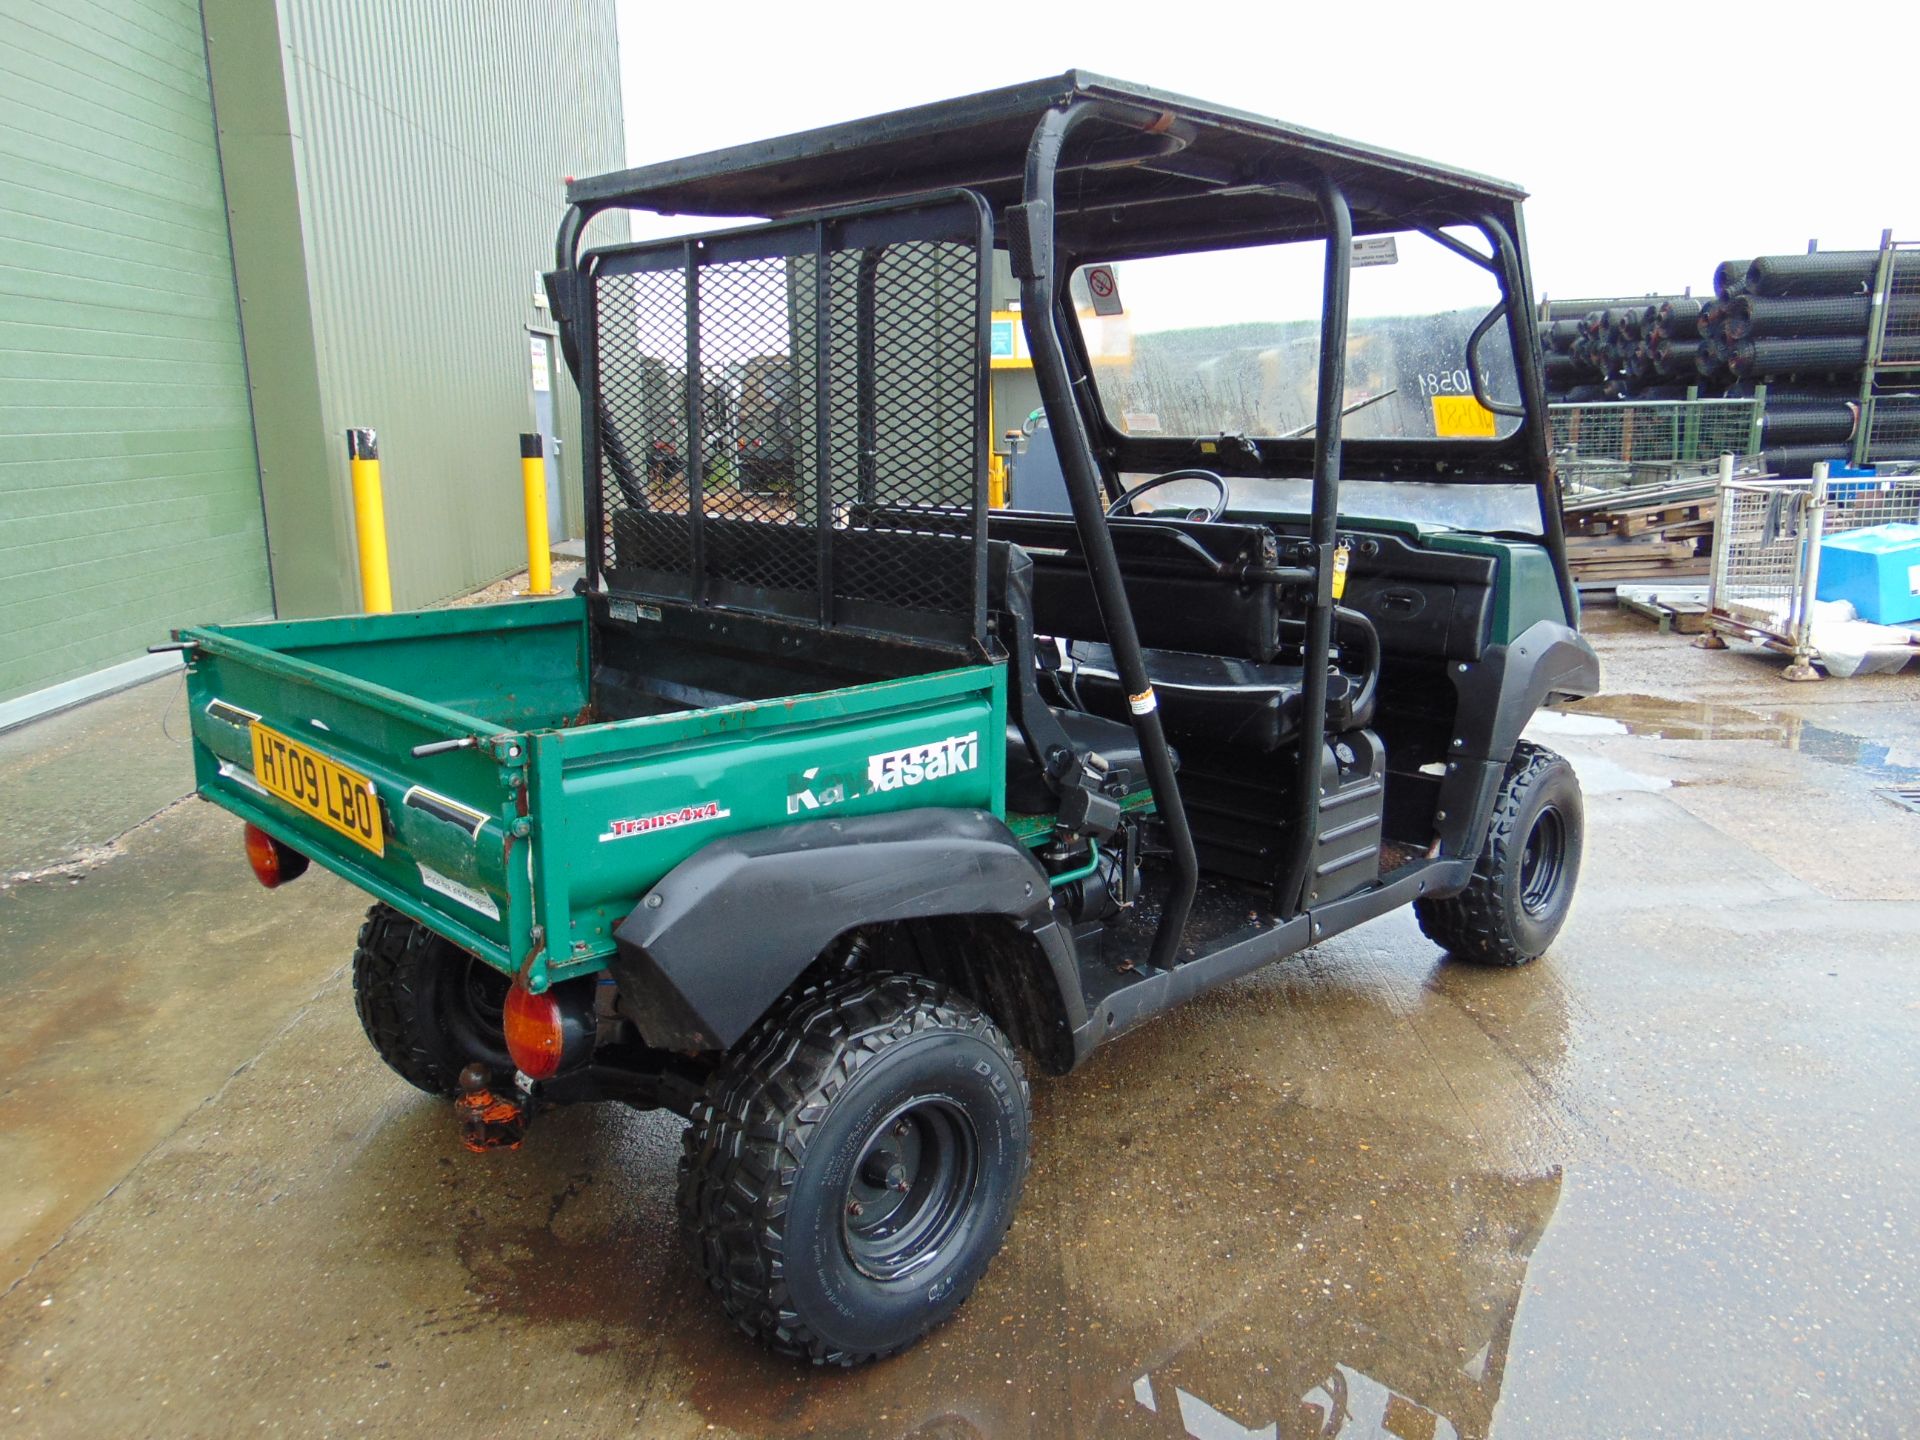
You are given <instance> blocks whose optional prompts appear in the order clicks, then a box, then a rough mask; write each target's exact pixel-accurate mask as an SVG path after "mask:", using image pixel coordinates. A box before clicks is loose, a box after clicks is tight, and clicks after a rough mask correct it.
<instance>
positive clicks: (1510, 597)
mask: <svg viewBox="0 0 1920 1440" xmlns="http://www.w3.org/2000/svg"><path fill="white" fill-rule="evenodd" d="M1266 518H1273V517H1266ZM1291 518H1295V519H1304V518H1305V517H1291ZM1340 528H1341V529H1342V530H1377V531H1383V532H1385V533H1388V534H1393V535H1404V536H1406V537H1407V538H1408V539H1409V540H1412V541H1413V542H1414V543H1415V544H1417V545H1420V546H1422V547H1424V548H1426V549H1428V550H1447V551H1451V552H1452V553H1454V554H1456V555H1490V556H1492V557H1493V560H1494V563H1495V565H1496V566H1497V567H1498V568H1497V570H1496V571H1495V574H1494V581H1493V630H1492V633H1491V634H1489V635H1488V636H1487V643H1488V644H1490V645H1511V644H1512V643H1513V642H1514V641H1515V640H1517V639H1519V638H1520V636H1521V634H1522V633H1523V632H1524V631H1525V630H1526V629H1527V628H1528V627H1529V626H1531V625H1533V624H1535V623H1537V622H1539V621H1541V620H1556V621H1560V622H1562V623H1564V624H1567V625H1571V626H1573V627H1574V628H1575V629H1578V628H1579V627H1580V616H1579V613H1578V611H1577V610H1576V612H1575V613H1574V614H1572V615H1568V614H1567V612H1566V606H1565V605H1563V604H1562V603H1561V601H1560V582H1559V580H1558V579H1557V578H1556V577H1555V575H1554V573H1553V557H1552V556H1551V555H1549V554H1548V553H1547V547H1546V546H1544V545H1541V544H1537V543H1535V542H1533V541H1529V540H1507V539H1497V538H1495V537H1494V536H1491V535H1476V534H1474V533H1473V532H1471V531H1468V530H1452V529H1448V528H1447V527H1446V526H1443V525H1423V524H1421V523H1420V522H1419V521H1418V520H1394V519H1383V518H1380V517H1376V516H1371V515H1342V516H1341V517H1340Z"/></svg>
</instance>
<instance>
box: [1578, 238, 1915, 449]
mask: <svg viewBox="0 0 1920 1440" xmlns="http://www.w3.org/2000/svg"><path fill="white" fill-rule="evenodd" d="M1879 265H1880V252H1879V251H1878V250H1835V251H1816V252H1812V253H1809V254H1805V255H1762V256H1759V257H1757V258H1754V259H1742V260H1723V261H1721V262H1720V264H1719V265H1718V266H1717V267H1716V268H1715V270H1714V273H1713V295H1712V298H1710V299H1695V298H1693V297H1691V296H1685V295H1677V296H1644V297H1640V298H1637V299H1621V300H1586V301H1572V302H1569V301H1561V302H1557V303H1555V304H1553V305H1551V306H1550V307H1549V314H1548V317H1547V320H1546V324H1545V325H1544V327H1543V328H1542V331H1541V350H1542V352H1543V357H1542V359H1543V365H1544V369H1545V376H1546V386H1547V393H1548V397H1549V398H1550V399H1553V400H1559V401H1598V400H1627V399H1646V400H1655V399H1669V398H1671V399H1682V398H1685V396H1686V394H1687V387H1688V386H1693V387H1696V388H1695V393H1697V394H1699V395H1702V396H1727V397H1730V398H1733V397H1740V396H1745V395H1752V394H1754V393H1755V391H1756V389H1757V387H1759V386H1762V385H1764V386H1765V387H1766V397H1767V398H1766V410H1765V413H1764V414H1763V416H1762V418H1761V424H1762V435H1763V440H1762V444H1763V446H1764V448H1765V452H1766V460H1767V464H1768V466H1769V468H1771V469H1774V470H1776V471H1778V472H1781V473H1788V474H1792V473H1799V474H1805V473H1806V470H1807V467H1808V466H1809V465H1811V464H1812V463H1813V462H1814V461H1817V460H1831V459H1834V458H1836V457H1838V456H1844V455H1846V454H1847V453H1848V452H1849V450H1850V449H1851V447H1852V444H1853V439H1854V435H1855V432H1856V429H1857V427H1858V426H1859V423H1860V405H1859V399H1860V385H1861V371H1862V369H1863V368H1864V367H1865V365H1866V360H1867V346H1868V338H1869V335H1870V332H1871V328H1872V326H1873V323H1874V311H1873V286H1874V281H1875V278H1876V276H1877V274H1878V270H1879ZM1893 303H1894V304H1895V306H1896V312H1895V314H1894V316H1893V317H1892V319H1893V320H1894V321H1896V322H1898V321H1900V320H1903V319H1904V320H1907V321H1909V322H1910V321H1912V320H1914V319H1920V299H1915V298H1912V297H1903V298H1900V299H1897V300H1895V301H1894V302H1893ZM1876 405H1877V410H1876V413H1877V414H1879V415H1881V416H1883V417H1884V416H1885V415H1886V414H1887V413H1888V412H1889V410H1890V409H1899V408H1902V407H1908V406H1911V407H1914V408H1915V410H1916V411H1920V395H1916V396H1885V397H1882V398H1881V399H1879V400H1878V401H1877V402H1876ZM1899 428H1900V429H1901V430H1904V429H1905V428H1906V427H1904V426H1902V427H1899ZM1914 428H1916V429H1920V425H1916V426H1915V427H1914ZM1875 430H1876V433H1878V432H1879V431H1880V426H1879V425H1876V426H1875ZM1877 443H1878V442H1876V444H1877ZM1876 453H1877V452H1876ZM1877 458H1888V459H1892V458H1920V452H1916V454H1915V455H1914V456H1912V457H1907V456H1900V457H1895V456H1890V455H1889V456H1885V457H1877Z"/></svg>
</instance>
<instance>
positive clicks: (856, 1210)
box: [680, 975, 1030, 1365]
mask: <svg viewBox="0 0 1920 1440" xmlns="http://www.w3.org/2000/svg"><path fill="white" fill-rule="evenodd" d="M1029 1124H1030V1110H1029V1102H1028V1094H1027V1082H1026V1077H1025V1075H1024V1074H1023V1073H1022V1071H1021V1068H1020V1062H1019V1061H1018V1060H1017V1059H1015V1058H1014V1055H1013V1052H1012V1051H1011V1050H1010V1049H1009V1048H1008V1045H1007V1042H1006V1040H1005V1039H1004V1038H1003V1037H1002V1036H1001V1034H1000V1032H999V1031H998V1030H997V1029H995V1028H994V1025H993V1022H992V1021H990V1020H989V1019H987V1017H986V1016H985V1015H983V1014H982V1013H981V1012H980V1011H979V1009H977V1008H976V1007H975V1006H973V1005H972V1004H970V1003H969V1002H967V1001H966V1000H964V999H962V998H961V997H959V996H958V995H955V994H954V993H952V992H951V991H949V990H948V989H946V987H944V986H941V985H937V984H935V983H933V982H932V981H930V980H925V979H921V978H919V977H917V976H911V975H867V976H862V977H860V978H858V979H855V980H851V981H842V982H839V983H835V984H832V985H827V986H818V987H813V988H810V989H808V990H805V991H803V992H802V993H801V994H800V995H799V996H798V997H797V998H796V999H794V1000H793V1001H791V1002H790V1003H789V1004H787V1005H785V1006H783V1007H782V1008H781V1010H780V1011H778V1012H776V1013H775V1014H774V1015H771V1016H769V1017H768V1018H767V1019H766V1020H763V1021H762V1022H761V1023H760V1025H759V1026H758V1028H757V1029H756V1030H755V1031H754V1032H753V1033H751V1034H749V1035H748V1036H747V1038H746V1039H745V1040H743V1041H742V1042H741V1043H740V1045H739V1046H737V1047H736V1048H735V1050H734V1052H733V1053H732V1055H731V1056H729V1058H728V1059H727V1061H726V1062H725V1063H724V1064H723V1065H722V1066H721V1068H720V1069H719V1071H718V1072H716V1073H715V1075H714V1076H713V1078H712V1079H711V1080H710V1081H709V1082H708V1085H707V1089H706V1092H705V1094H704V1095H703V1096H702V1097H701V1101H700V1103H699V1104H698V1105H697V1106H696V1107H695V1109H694V1114H693V1123H692V1125H691V1126H690V1127H689V1128H688V1130H687V1133H686V1139H685V1142H684V1148H683V1152H682V1155H681V1160H680V1212H681V1217H682V1219H683V1220H684V1221H685V1223H686V1225H687V1228H688V1230H689V1231H690V1233H691V1235H692V1238H693V1241H694V1245H695V1249H696V1252H697V1256H698V1260H699V1263H700V1265H701V1268H702V1269H703V1271H704V1272H705V1274H706V1278H707V1282H708V1284H709V1285H710V1286H711V1287H712V1288H713V1289H714V1290H715V1291H717V1292H718V1293H719V1296H720V1299H721V1303H722V1304H723V1305H724V1306H725V1307H726V1310H727V1313H728V1314H729V1315H731V1316H732V1317H733V1319H734V1321H735V1322H736V1323H737V1324H738V1325H739V1326H740V1327H741V1329H743V1330H745V1331H746V1332H747V1333H748V1334H750V1335H753V1336H755V1337H756V1338H758V1339H760V1340H762V1341H764V1342H766V1343H767V1344H768V1345H770V1346H772V1348H774V1349H775V1350H778V1351H780V1352H782V1353H783V1354H788V1355H793V1356H797V1357H805V1358H808V1359H811V1360H813V1361H814V1362H815V1363H817V1364H835V1365H856V1364H859V1363H861V1362H862V1361H866V1360H872V1359H876V1358H878V1357H880V1356H882V1355H888V1354H892V1353H893V1352H894V1351H897V1350H903V1349H905V1348H906V1347H907V1346H909V1345H911V1344H912V1343H913V1342H914V1341H915V1340H918V1339H919V1338H920V1337H921V1336H922V1335H925V1334H926V1333H927V1332H928V1331H929V1330H931V1329H933V1327H934V1326H936V1325H938V1324H940V1323H941V1322H942V1321H944V1320H946V1319H947V1318H948V1317H949V1316H950V1315H952V1314H953V1312H954V1311H955V1310H957V1309H958V1308H959V1306H960V1304H961V1302H962V1301H964V1300H965V1299H966V1298H967V1296H968V1294H969V1293H970V1292H971V1291H972V1290H973V1287H974V1285H975V1284H976V1283H977V1282H978V1281H979V1279H980V1277H981V1276H982V1275H983V1274H984V1273H985V1272H986V1268H987V1264H988V1262H989V1261H991V1260H992V1259H993V1257H994V1254H995V1253H996V1252H997V1251H998V1250H999V1249H1000V1244H1001V1241H1002V1240H1003V1239H1004V1238H1005V1236H1006V1232H1007V1226H1008V1224H1009V1223H1010V1222H1011V1221H1012V1219H1013V1211H1014V1206H1015V1205H1016V1204H1017V1203H1018V1201H1019V1198H1020V1190H1021V1186H1022V1185H1023V1184H1024V1182H1025V1179H1026V1172H1027V1152H1028V1130H1029Z"/></svg>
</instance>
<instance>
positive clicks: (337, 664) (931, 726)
mask: <svg viewBox="0 0 1920 1440" xmlns="http://www.w3.org/2000/svg"><path fill="white" fill-rule="evenodd" d="M587 623H588V622H587V612H586V604H585V601H584V600H581V599H578V598H568V599H563V600H552V601H519V602H509V603H506V604H502V605H488V606H474V607H471V608H467V609H456V610H437V611H426V612H412V613H401V614H395V615H370V616H353V617H342V618H332V619H321V620H297V621H287V622H277V623H270V624H258V625H234V626H208V627H204V628H197V629H191V630H184V631H181V632H180V638H182V639H184V640H188V641H191V642H192V643H193V644H194V646H195V650H194V652H193V656H192V658H191V663H190V668H189V675H188V697H189V704H190V709H191V714H192V726H193V737H194V765H195V777H196V783H197V785H198V788H199V792H200V794H201V795H203V796H205V797H206V798H207V799H209V800H211V801H213V802H214V803H216V804H218V805H221V806H222V807H224V808H226V809H228V810H230V811H232V812H234V813H235V814H237V815H239V816H241V817H242V818H243V819H246V820H248V821H251V822H252V823H254V824H256V825H258V826H259V827H260V828H261V829H263V830H265V831H267V832H268V833H269V834H271V835H273V836H275V837H276V838H278V839H280V840H282V841H283V842H285V843H286V844H288V845H291V846H293V847H294V848H295V849H296V850H299V851H300V852H301V853H303V854H305V855H308V856H310V857H312V858H313V859H314V860H315V861H316V862H318V863H319V864H321V865H323V866H325V867H326V868H327V869H329V870H332V871H334V872H335V873H336V874H338V875H341V876H343V877H344V878H345V879H347V880H349V881H351V882H352V883H353V884H355V885H357V886H359V887H360V888H361V889H363V890H366V891H367V892H368V893H369V894H372V895H373V896H375V897H376V898H378V899H380V900H384V901H386V902H387V903H388V904H390V905H392V906H394V907H395V908H396V909H398V910H400V911H401V912H402V913H404V914H406V915H409V916H411V917H412V918H414V919H416V920H418V921H420V922H421V923H422V924H424V925H426V926H428V927H429V928H430V929H432V930H435V931H436V932H438V933H440V934H442V935H445V936H446V937H447V938H448V939H450V940H452V941H453V942H454V943H455V944H457V945H460V946H462V947H463V948H465V949H468V950H470V951H472V952H473V953H474V954H476V955H479V956H480V957H481V958H482V959H484V960H486V961H487V962H488V963H489V964H491V965H493V966H495V967H496V968H497V969H500V970H502V971H504V972H506V973H508V974H521V975H524V977H525V979H526V982H527V984H528V985H529V986H530V987H531V988H532V989H534V990H535V991H536V992H537V991H540V990H544V989H545V988H546V987H547V986H548V985H551V984H553V983H555V982H557V981H559V980H565V979H570V978H573V977H575V976H578V975H585V974H591V973H594V972H596V971H598V970H601V969H603V968H604V967H605V963H606V959H607V957H608V956H609V955H611V954H612V953H613V951H614V942H613V934H612V932H613V927H614V926H615V925H617V924H618V923H619V922H620V920H621V919H623V918H624V917H625V915H626V914H627V912H628V911H629V910H631V909H632V907H633V906H634V905H635V904H636V903H638V901H639V900H640V898H641V897H642V896H643V895H644V894H645V893H646V891H647V890H648V888H649V887H651V886H652V885H653V884H654V883H655V882H656V881H658V880H659V879H660V877H661V876H663V875H665V874H666V873H667V871H668V870H670V869H672V868H673V866H675V865H676V864H678V863H679V862H680V861H681V860H684V859H685V858H686V857H687V856H689V855H691V854H692V853H693V852H694V851H695V850H697V849H699V848H700V847H701V846H702V845H704V844H706V843H707V842H709V841H711V840H714V839H718V838H719V837H720V836H723V835H728V834H734V833H737V832H740V831H744V830H752V829H760V828H763V827H765V826H770V825H785V824H792V823H794V822H795V821H796V820H802V819H806V818H807V817H808V816H816V817H817V818H818V820H819V821H820V823H832V822H833V821H834V820H836V819H838V818H841V817H843V816H854V815H863V814H875V813H881V812H885V811H890V810H900V809H908V808H913V807H919V806H925V805H941V806H955V807H971V808H976V809H989V810H991V811H992V812H993V813H994V814H996V815H1004V813H1005V805H1006V749H1005V745H1004V740H1003V737H1004V736H1005V734H1006V671H1005V667H1004V666H1002V665H966V666H961V667H959V668H956V669H952V670H946V671H941V672H938V673H935V674H930V675H917V676H912V677H908V678H905V679H899V680H887V681H880V682H876V683H872V684H866V685H859V686H853V687H850V688H847V689H842V690H835V691H830V692H825V693H821V694H811V695H794V696H786V697H782V698H780V699H776V700H766V701H757V702H746V703H742V704H736V705H727V706H720V707H716V708H713V709H708V710H700V711H691V712H680V713H674V714H667V715H653V716H644V717H640V718H637V719H631V720H619V721H609V722H604V723H599V724H575V723H573V722H574V721H575V720H577V719H578V718H579V717H580V716H581V713H582V711H583V709H584V707H585V705H586V700H587V694H588V673H587ZM215 702H220V703H215ZM210 707H211V708H210ZM228 707H232V708H231V709H230V708H228ZM235 709H237V710H239V711H242V712H246V714H243V715H234V714H233V710H235ZM248 714H250V715H255V716H258V717H259V719H260V721H261V723H263V724H265V725H268V726H270V727H272V728H274V729H276V730H279V731H281V732H282V733H285V734H287V735H290V736H292V737H294V738H296V739H298V740H300V741H301V742H302V743H304V744H307V745H308V746H310V747H311V748H313V749H314V750H316V751H319V752H320V753H322V754H324V755H326V756H328V757H330V758H332V759H335V760H337V761H339V762H340V763H341V764H343V765H346V766H348V767H350V768H352V769H354V770H358V771H360V772H361V773H362V774H364V775H366V776H367V777H368V779H369V780H370V781H371V782H372V784H373V786H374V788H375V791H376V792H377V794H378V795H379V798H380V801H381V809H382V811H383V813H384V815H385V818H386V824H387V838H386V853H385V855H383V856H377V855H375V854H373V853H372V852H371V851H369V850H366V849H363V848H361V847H359V846H357V845H355V844H353V843H351V842H349V841H347V840H345V839H343V838H342V837H341V836H340V835H338V834H336V833H335V832H334V831H332V830H330V829H328V828H326V827H325V826H323V825H321V824H319V823H318V822H317V821H314V820H312V819H311V818H310V817H308V816H306V815H305V814H303V813H301V812H300V811H298V810H296V809H294V808H293V807H292V806H290V805H287V804H285V803H284V802H282V801H280V800H278V799H277V798H275V797H273V796H271V795H268V794H266V793H265V792H264V791H262V790H261V789H260V788H259V786H258V784H257V782H255V781H254V780H253V776H252V763H253V756H252V742H251V736H250V722H249V721H248V720H247V719H246V715H248ZM223 717H225V718H223ZM452 739H471V740H472V742H473V743H472V744H471V745H469V746H467V747H464V748H460V749H454V750H446V751H442V752H440V753H437V754H433V755H427V756H415V755H414V754H413V753H412V751H413V747H414V746H416V745H420V744H423V743H427V742H431V741H441V740H452ZM923 747H924V748H923ZM889 756H891V757H894V758H893V759H892V760H891V761H889V760H888V759H887V757H889ZM956 760H957V761H958V762H959V763H953V762H955V761H956ZM876 782H880V783H876ZM888 782H891V783H888ZM416 787H417V788H416ZM421 790H424V791H427V792H431V793H430V794H429V795H427V796H425V797H422V796H421V795H420V793H419V792H420V791H421ZM410 796H411V797H412V798H413V800H414V801H415V802H416V803H409V797H410ZM423 798H424V800H425V802H426V803H425V804H424V805H423V804H421V803H417V802H419V801H421V800H422V799H423ZM448 801H451V802H453V804H454V805H455V806H456V807H459V808H458V809H457V810H455V811H454V812H453V813H452V814H451V815H450V814H449V812H448V808H447V805H446V803H445V802H448Z"/></svg>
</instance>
